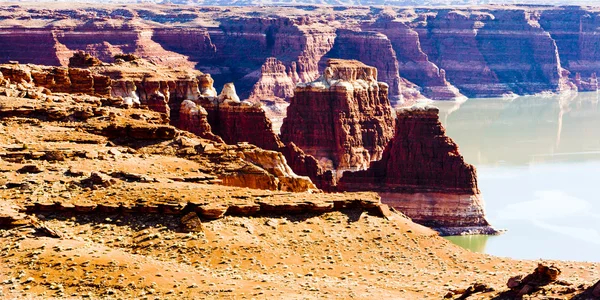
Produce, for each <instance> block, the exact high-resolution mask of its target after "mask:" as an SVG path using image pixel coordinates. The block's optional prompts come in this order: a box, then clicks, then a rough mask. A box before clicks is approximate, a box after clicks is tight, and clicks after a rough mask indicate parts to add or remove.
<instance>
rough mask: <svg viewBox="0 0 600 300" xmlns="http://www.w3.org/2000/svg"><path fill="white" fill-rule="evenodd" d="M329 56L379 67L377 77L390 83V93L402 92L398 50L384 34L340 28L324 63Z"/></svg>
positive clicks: (397, 93)
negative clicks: (396, 50) (397, 56)
mask: <svg viewBox="0 0 600 300" xmlns="http://www.w3.org/2000/svg"><path fill="white" fill-rule="evenodd" d="M328 58H341V59H355V60H358V61H360V62H363V63H364V64H366V65H369V66H373V67H375V68H377V75H378V77H379V78H377V79H378V80H379V81H382V82H385V83H387V84H388V86H389V90H388V93H389V95H400V94H401V91H400V75H399V71H398V60H397V58H396V52H395V51H394V49H393V48H392V44H391V42H390V40H389V39H388V37H387V36H385V35H384V34H381V33H377V32H373V31H352V30H347V29H338V30H337V32H336V39H335V44H334V45H333V48H332V49H331V51H329V52H328V53H327V54H326V55H325V57H323V60H322V61H323V63H324V64H326V63H327V59H328ZM325 67H326V66H323V68H322V69H324V68H325Z"/></svg>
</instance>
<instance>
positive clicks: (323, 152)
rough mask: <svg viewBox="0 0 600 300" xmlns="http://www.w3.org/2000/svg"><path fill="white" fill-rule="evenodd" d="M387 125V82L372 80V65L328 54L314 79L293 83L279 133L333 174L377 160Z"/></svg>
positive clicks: (388, 131) (374, 75) (386, 138)
mask: <svg viewBox="0 0 600 300" xmlns="http://www.w3.org/2000/svg"><path fill="white" fill-rule="evenodd" d="M393 126H394V119H393V116H392V111H391V106H390V102H389V99H388V85H387V84H385V83H382V82H378V81H377V69H376V68H373V67H370V66H367V65H365V64H363V63H361V62H359V61H355V60H339V59H330V60H329V61H328V63H327V68H325V70H324V73H323V75H322V76H321V77H320V78H319V79H317V80H316V81H314V82H310V83H307V84H299V85H298V86H297V88H296V91H295V95H294V97H293V98H292V99H291V100H290V106H289V107H288V112H287V117H286V118H285V120H284V121H283V125H282V127H281V137H282V140H283V141H284V142H293V143H294V144H295V145H297V146H298V147H299V148H301V149H302V150H304V151H305V152H306V153H308V154H310V155H312V156H314V157H315V158H316V159H317V160H319V163H320V164H321V166H323V167H324V168H326V169H329V170H336V171H337V172H338V173H339V174H337V176H339V175H341V173H342V172H343V171H346V170H364V169H366V168H367V167H368V166H369V163H370V162H371V161H374V160H378V159H380V158H381V155H382V153H383V149H384V148H385V145H386V144H387V143H388V141H389V140H390V139H391V138H392V135H393Z"/></svg>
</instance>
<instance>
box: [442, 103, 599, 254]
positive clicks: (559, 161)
mask: <svg viewBox="0 0 600 300" xmlns="http://www.w3.org/2000/svg"><path fill="white" fill-rule="evenodd" d="M598 100H599V97H598V94H597V93H580V94H571V95H557V96H551V97H541V96H527V97H519V98H516V99H512V100H506V99H470V100H468V101H466V102H465V103H462V104H457V103H448V102H435V103H434V105H436V106H438V107H439V108H440V119H441V120H442V123H444V126H445V127H446V130H447V134H448V135H449V136H450V137H451V138H453V139H454V140H455V141H456V142H457V143H458V145H459V147H460V152H461V153H462V154H463V155H464V157H465V159H466V161H467V162H469V163H471V164H473V165H475V166H476V167H477V170H478V175H479V187H480V189H481V191H482V194H483V197H484V199H485V202H486V212H487V215H488V220H489V221H490V222H491V223H492V224H493V225H494V226H495V227H497V228H502V229H507V230H508V232H506V233H504V234H503V235H500V236H492V237H485V236H475V237H453V238H450V240H451V241H453V242H455V243H457V244H459V245H462V246H464V247H466V248H469V249H472V250H474V251H477V252H484V253H489V254H493V255H498V256H507V257H513V258H524V259H539V258H543V259H562V260H578V261H596V262H598V261H600V192H599V189H598V187H600V105H599V103H598V102H599V101H598Z"/></svg>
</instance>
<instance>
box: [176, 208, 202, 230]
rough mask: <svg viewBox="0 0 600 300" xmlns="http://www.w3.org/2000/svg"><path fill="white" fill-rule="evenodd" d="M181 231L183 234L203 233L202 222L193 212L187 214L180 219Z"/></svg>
mask: <svg viewBox="0 0 600 300" xmlns="http://www.w3.org/2000/svg"><path fill="white" fill-rule="evenodd" d="M181 230H182V231H184V232H203V231H204V228H202V221H201V220H200V218H198V214H196V213H195V212H191V213H188V214H187V215H185V216H183V218H181Z"/></svg>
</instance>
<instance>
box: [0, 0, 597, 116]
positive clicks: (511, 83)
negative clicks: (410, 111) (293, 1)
mask: <svg viewBox="0 0 600 300" xmlns="http://www.w3.org/2000/svg"><path fill="white" fill-rule="evenodd" d="M187 9H189V8H186V9H184V10H187ZM157 10H164V12H162V13H154V12H153V13H150V12H149V11H147V10H144V9H131V10H130V11H129V13H126V14H121V13H120V12H119V10H118V9H116V10H114V11H111V9H108V8H103V9H102V10H99V9H94V8H90V9H85V10H84V9H74V10H72V11H70V12H68V13H66V12H65V11H62V10H53V9H45V10H43V9H34V8H32V9H27V10H26V9H24V8H11V9H10V11H9V10H6V11H2V12H0V20H4V21H2V22H0V30H1V31H2V34H1V35H0V43H1V44H2V45H5V46H4V47H3V48H2V49H0V62H8V61H10V60H18V61H20V62H22V63H30V62H32V63H41V64H47V65H63V66H66V65H67V64H68V58H69V57H70V56H71V55H72V53H74V52H76V51H78V50H84V51H88V52H90V53H92V54H94V55H96V56H98V57H100V58H101V59H102V60H103V61H104V62H113V57H114V55H115V54H118V53H123V52H125V53H133V54H136V55H138V56H140V57H143V58H146V59H148V60H150V61H152V62H153V63H156V64H160V65H165V66H182V67H195V68H197V69H199V70H201V71H203V72H206V73H210V74H213V77H214V79H215V81H216V85H217V86H221V85H222V84H225V83H227V82H234V83H235V85H236V87H237V88H238V93H239V95H240V97H241V98H242V99H248V98H250V97H251V96H252V100H253V101H258V99H260V98H266V99H267V100H269V101H272V100H282V99H288V98H289V95H290V94H291V93H292V91H293V90H292V88H291V87H292V84H291V83H293V84H296V83H307V82H310V81H313V80H315V79H316V78H317V77H318V76H319V70H320V69H319V62H322V63H323V62H325V61H326V59H323V57H324V56H325V55H328V53H329V55H328V57H334V55H333V54H336V53H337V54H339V55H335V56H339V57H342V58H354V59H359V60H362V61H365V62H366V63H367V64H369V65H373V66H375V67H377V68H378V69H379V70H380V80H382V81H385V82H387V83H389V85H390V90H389V96H390V98H396V97H399V96H400V95H402V96H406V97H407V98H409V99H410V98H411V97H413V98H414V96H411V95H417V92H419V91H420V92H421V93H422V94H423V95H425V96H426V97H428V98H431V99H439V100H446V99H460V98H462V97H463V95H466V96H469V97H494V96H500V95H512V94H534V93H540V92H560V91H563V90H568V89H574V88H575V87H578V88H580V89H583V90H594V88H595V86H594V84H593V83H591V84H588V83H590V82H591V80H592V79H591V76H592V74H593V73H596V74H597V73H598V72H599V71H600V54H598V53H597V50H596V48H597V47H595V45H596V44H597V42H598V34H597V33H598V26H597V25H598V23H599V21H598V20H600V18H598V13H597V12H595V11H594V10H591V9H586V8H578V7H540V6H537V7H534V6H531V7H528V6H507V7H503V8H501V9H498V8H490V7H485V6H482V7H471V8H469V9H461V8H455V9H447V8H443V9H426V8H424V9H419V10H416V11H415V10H414V9H409V8H407V9H402V8H395V9H388V10H387V12H393V13H385V14H383V13H381V11H382V10H378V9H373V10H371V9H369V8H368V7H345V8H343V9H341V8H331V7H319V8H313V9H310V10H304V9H299V8H295V9H292V11H295V12H294V13H286V15H284V13H283V12H279V11H277V10H270V12H269V13H264V14H263V13H260V12H256V11H248V10H245V9H242V8H226V9H225V8H223V9H220V8H215V9H206V10H194V11H193V12H190V13H189V14H188V13H182V12H181V11H177V12H176V11H174V9H173V8H168V7H163V8H160V9H159V8H157ZM267 10H268V8H267ZM113 12H114V13H115V14H114V15H112V13H113ZM15 14H16V15H19V16H20V17H19V18H17V19H14V15H15ZM101 15H102V17H101ZM7 20H11V21H7ZM24 28H27V29H26V30H25V29H24ZM30 41H36V43H35V44H33V43H30ZM390 44H391V47H390ZM274 59H276V60H277V61H275V60H274ZM396 64H397V65H396ZM281 65H283V66H284V67H285V71H283V70H284V68H282V67H281ZM323 67H324V65H323V64H321V71H322V68H323ZM577 73H579V74H580V76H581V82H584V83H583V84H573V83H572V81H574V80H575V78H576V76H577V75H576V74H577ZM402 78H404V79H406V80H408V81H409V82H412V83H414V84H416V87H415V89H414V90H411V89H409V90H410V92H409V93H408V94H407V93H406V92H404V90H403V89H402V88H401V87H402V86H403V84H402V82H399V83H398V80H401V81H402ZM159 102H160V101H159ZM159 105H160V103H159ZM171 109H176V108H174V107H171Z"/></svg>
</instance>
